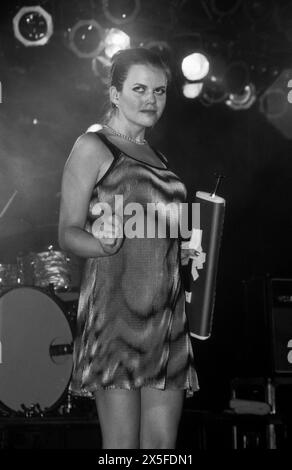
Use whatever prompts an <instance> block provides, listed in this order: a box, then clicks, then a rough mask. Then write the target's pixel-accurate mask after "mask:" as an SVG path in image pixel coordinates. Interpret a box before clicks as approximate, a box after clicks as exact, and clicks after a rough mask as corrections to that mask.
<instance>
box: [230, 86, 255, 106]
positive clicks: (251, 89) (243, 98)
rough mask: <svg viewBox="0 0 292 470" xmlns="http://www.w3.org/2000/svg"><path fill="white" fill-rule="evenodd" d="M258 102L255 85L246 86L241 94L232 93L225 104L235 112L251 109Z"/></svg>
mask: <svg viewBox="0 0 292 470" xmlns="http://www.w3.org/2000/svg"><path fill="white" fill-rule="evenodd" d="M255 100H256V89H255V86H254V84H253V83H250V84H249V85H246V86H245V87H244V91H243V92H242V93H241V94H237V95H236V94H233V93H231V94H230V95H229V96H228V98H227V100H226V101H225V104H226V105H227V106H229V107H230V108H232V109H234V110H235V111H238V110H241V109H249V108H250V107H251V106H252V105H253V104H254V102H255Z"/></svg>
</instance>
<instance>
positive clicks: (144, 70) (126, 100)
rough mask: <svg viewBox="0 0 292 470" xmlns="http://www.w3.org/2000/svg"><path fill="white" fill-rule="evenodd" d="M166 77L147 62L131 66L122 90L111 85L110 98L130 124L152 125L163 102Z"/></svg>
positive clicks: (157, 117)
mask: <svg viewBox="0 0 292 470" xmlns="http://www.w3.org/2000/svg"><path fill="white" fill-rule="evenodd" d="M166 87H167V78H166V75H165V73H164V72H163V70H160V69H159V68H154V67H151V66H149V65H132V66H131V67H130V69H129V71H128V75H127V78H126V80H125V81H124V84H123V88H122V90H121V91H117V89H116V88H115V87H111V90H110V92H111V100H112V102H113V103H114V104H116V105H117V106H118V113H119V114H118V115H119V117H120V118H122V119H123V120H124V121H125V120H126V121H128V123H129V124H132V125H133V124H134V125H136V126H139V127H151V126H153V125H154V124H155V123H156V122H157V121H158V119H159V118H160V116H161V114H162V112H163V110H164V107H165V103H166Z"/></svg>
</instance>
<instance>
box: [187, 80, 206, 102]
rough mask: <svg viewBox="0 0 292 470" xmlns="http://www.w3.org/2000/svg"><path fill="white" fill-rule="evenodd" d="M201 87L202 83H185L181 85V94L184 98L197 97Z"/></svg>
mask: <svg viewBox="0 0 292 470" xmlns="http://www.w3.org/2000/svg"><path fill="white" fill-rule="evenodd" d="M202 89H203V83H202V82H197V83H185V84H184V85H183V94H184V96H185V97H186V98H189V99H194V98H197V97H198V96H199V95H200V94H201V91H202Z"/></svg>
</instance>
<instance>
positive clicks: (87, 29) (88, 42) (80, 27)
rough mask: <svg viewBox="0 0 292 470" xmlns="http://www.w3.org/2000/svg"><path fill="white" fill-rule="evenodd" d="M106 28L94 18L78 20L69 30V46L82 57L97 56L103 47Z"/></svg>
mask: <svg viewBox="0 0 292 470" xmlns="http://www.w3.org/2000/svg"><path fill="white" fill-rule="evenodd" d="M103 37H104V29H103V28H102V27H101V26H100V24H99V23H98V22H97V21H96V20H93V19H90V20H80V21H78V22H77V23H76V24H75V25H74V26H73V28H72V29H70V32H69V47H70V49H71V50H72V51H73V52H74V53H75V54H76V55H77V56H78V57H81V58H85V59H88V58H93V57H96V56H97V55H98V54H99V53H100V52H101V50H102V49H103Z"/></svg>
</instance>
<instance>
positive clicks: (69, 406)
mask: <svg viewBox="0 0 292 470" xmlns="http://www.w3.org/2000/svg"><path fill="white" fill-rule="evenodd" d="M72 410H73V400H72V394H71V392H70V391H69V390H68V392H67V398H66V401H65V403H64V405H62V406H61V407H60V413H61V414H62V415H69V414H71V412H72Z"/></svg>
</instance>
